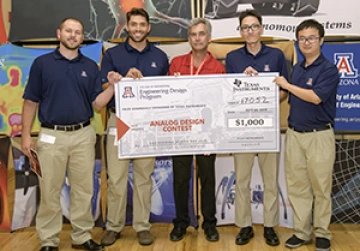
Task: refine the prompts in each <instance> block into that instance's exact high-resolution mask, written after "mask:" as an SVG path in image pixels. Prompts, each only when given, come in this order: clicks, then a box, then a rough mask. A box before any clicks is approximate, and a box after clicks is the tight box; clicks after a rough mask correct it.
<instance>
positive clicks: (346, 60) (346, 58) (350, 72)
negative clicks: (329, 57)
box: [334, 53, 358, 78]
mask: <svg viewBox="0 0 360 251" xmlns="http://www.w3.org/2000/svg"><path fill="white" fill-rule="evenodd" d="M353 59H354V53H335V54H334V62H335V65H336V67H337V68H338V71H339V75H340V78H357V77H358V69H356V68H355V66H354V61H353Z"/></svg>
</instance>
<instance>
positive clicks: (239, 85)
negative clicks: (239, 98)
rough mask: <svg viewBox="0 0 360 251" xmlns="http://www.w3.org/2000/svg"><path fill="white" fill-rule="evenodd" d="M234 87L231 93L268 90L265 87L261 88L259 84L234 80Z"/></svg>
mask: <svg viewBox="0 0 360 251" xmlns="http://www.w3.org/2000/svg"><path fill="white" fill-rule="evenodd" d="M233 84H234V86H233V91H234V92H239V91H269V90H270V88H269V87H267V86H261V85H260V84H259V83H252V82H246V81H242V80H240V79H235V80H234V83H233Z"/></svg>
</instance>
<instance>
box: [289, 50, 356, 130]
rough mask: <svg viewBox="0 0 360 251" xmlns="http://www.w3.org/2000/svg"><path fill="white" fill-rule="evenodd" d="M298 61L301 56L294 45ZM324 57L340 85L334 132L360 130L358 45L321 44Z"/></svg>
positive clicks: (301, 58)
mask: <svg viewBox="0 0 360 251" xmlns="http://www.w3.org/2000/svg"><path fill="white" fill-rule="evenodd" d="M296 48H297V51H298V53H297V55H298V60H299V61H301V60H303V55H302V54H301V52H300V51H299V48H298V45H297V44H296ZM321 50H322V52H323V54H324V56H325V57H326V58H327V59H328V60H330V62H332V63H334V64H335V65H336V67H337V68H338V71H339V76H340V83H339V86H338V91H337V95H336V100H337V102H336V118H335V130H337V131H359V130H360V75H359V69H360V44H323V46H322V49H321Z"/></svg>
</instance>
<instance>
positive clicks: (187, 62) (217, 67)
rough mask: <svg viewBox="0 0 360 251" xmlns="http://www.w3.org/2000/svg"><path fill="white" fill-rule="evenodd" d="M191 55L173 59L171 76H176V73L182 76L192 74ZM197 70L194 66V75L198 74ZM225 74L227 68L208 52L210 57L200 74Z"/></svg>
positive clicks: (170, 70)
mask: <svg viewBox="0 0 360 251" xmlns="http://www.w3.org/2000/svg"><path fill="white" fill-rule="evenodd" d="M191 53H192V52H190V53H188V54H185V55H181V56H178V57H175V58H173V60H172V61H171V64H170V69H169V75H170V76H172V75H174V73H175V72H180V75H190V74H191V70H190V67H191ZM197 70H198V69H197V68H196V67H195V66H194V67H193V72H194V74H195V72H197ZM225 72H226V70H225V67H224V66H223V65H222V64H221V63H220V62H219V61H217V60H216V58H214V57H213V55H211V53H210V52H208V57H207V59H206V61H205V62H204V64H203V66H202V67H201V69H200V72H199V73H198V74H222V73H225Z"/></svg>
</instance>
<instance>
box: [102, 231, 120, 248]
mask: <svg viewBox="0 0 360 251" xmlns="http://www.w3.org/2000/svg"><path fill="white" fill-rule="evenodd" d="M119 238H120V233H118V232H115V231H110V230H107V231H106V232H105V234H104V235H103V237H102V238H101V244H102V245H104V246H111V245H112V244H114V243H115V241H116V240H117V239H119Z"/></svg>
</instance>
